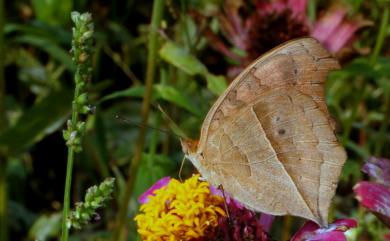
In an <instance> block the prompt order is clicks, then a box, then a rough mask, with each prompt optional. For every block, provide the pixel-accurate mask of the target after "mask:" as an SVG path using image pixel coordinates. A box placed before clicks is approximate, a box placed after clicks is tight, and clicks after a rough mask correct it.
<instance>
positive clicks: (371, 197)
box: [353, 157, 390, 227]
mask: <svg viewBox="0 0 390 241" xmlns="http://www.w3.org/2000/svg"><path fill="white" fill-rule="evenodd" d="M362 171H363V172H365V173H367V174H368V175H369V176H371V177H372V178H373V179H374V180H375V182H368V181H361V182H358V183H357V184H356V185H355V186H354V187H353V190H354V192H355V194H356V199H357V200H358V201H359V202H360V204H361V205H362V206H363V207H365V208H367V209H368V210H370V211H371V212H373V213H374V214H375V215H376V216H377V217H378V218H379V219H380V220H381V221H382V222H383V223H384V224H385V225H387V226H388V227H390V160H388V159H385V158H375V157H371V158H369V159H368V160H367V162H366V163H365V164H364V166H363V168H362Z"/></svg>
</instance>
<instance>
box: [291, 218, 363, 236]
mask: <svg viewBox="0 0 390 241" xmlns="http://www.w3.org/2000/svg"><path fill="white" fill-rule="evenodd" d="M356 226H357V222H356V221H355V220H354V219H338V220H336V221H335V222H334V223H332V224H330V225H329V227H327V228H320V227H319V226H318V225H317V224H316V223H314V222H312V221H308V222H306V223H305V224H304V225H303V227H302V228H301V229H300V230H298V232H297V233H296V234H295V235H294V236H293V237H292V239H291V241H305V240H307V241H309V240H310V241H324V240H327V241H346V240H347V239H346V238H345V235H344V232H345V231H347V230H348V229H350V228H355V227H356Z"/></svg>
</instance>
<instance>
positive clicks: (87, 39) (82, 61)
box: [61, 12, 93, 241]
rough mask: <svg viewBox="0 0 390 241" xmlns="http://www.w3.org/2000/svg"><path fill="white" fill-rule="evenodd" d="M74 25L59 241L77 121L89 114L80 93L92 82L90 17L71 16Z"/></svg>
mask: <svg viewBox="0 0 390 241" xmlns="http://www.w3.org/2000/svg"><path fill="white" fill-rule="evenodd" d="M71 17H72V20H73V22H74V28H73V40H72V50H71V52H72V55H73V58H72V59H73V61H74V63H75V64H76V73H75V75H74V81H75V91H74V97H73V101H72V117H71V120H70V121H68V122H67V125H68V127H67V130H65V131H64V133H63V134H64V139H65V140H66V145H67V146H68V160H67V164H66V179H65V190H64V204H63V205H64V206H63V211H62V234H61V240H62V241H67V240H68V236H69V228H70V227H68V217H69V207H70V192H71V185H72V171H73V162H74V156H75V153H76V152H80V151H81V149H82V148H81V138H82V136H83V135H84V132H85V122H82V121H79V115H80V114H86V113H88V107H87V105H86V102H87V98H88V97H87V93H86V92H84V93H83V89H84V88H85V85H86V83H87V82H88V81H89V80H90V79H91V74H92V67H91V55H92V52H93V48H92V42H93V23H92V16H91V14H89V13H84V14H80V13H78V12H72V15H71Z"/></svg>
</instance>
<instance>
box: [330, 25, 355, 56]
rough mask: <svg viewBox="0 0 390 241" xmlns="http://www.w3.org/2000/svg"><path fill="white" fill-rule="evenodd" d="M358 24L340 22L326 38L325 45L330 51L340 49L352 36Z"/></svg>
mask: <svg viewBox="0 0 390 241" xmlns="http://www.w3.org/2000/svg"><path fill="white" fill-rule="evenodd" d="M358 28H359V26H358V25H357V24H356V23H354V22H344V23H342V24H341V25H340V26H339V27H338V28H337V29H336V30H335V31H334V32H333V33H332V35H331V36H330V37H329V38H328V39H327V40H326V42H325V46H326V47H327V48H328V50H329V51H330V52H332V53H335V52H337V51H339V50H340V49H342V48H343V47H344V46H345V45H346V44H347V43H348V42H350V41H351V40H352V38H353V34H354V33H355V32H356V30H358Z"/></svg>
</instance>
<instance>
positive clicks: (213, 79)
mask: <svg viewBox="0 0 390 241" xmlns="http://www.w3.org/2000/svg"><path fill="white" fill-rule="evenodd" d="M206 79H207V88H208V89H209V90H210V91H211V92H213V93H214V94H216V95H221V94H222V93H223V92H224V91H225V89H226V88H227V85H226V80H225V78H224V77H223V76H221V75H213V74H207V75H206Z"/></svg>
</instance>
